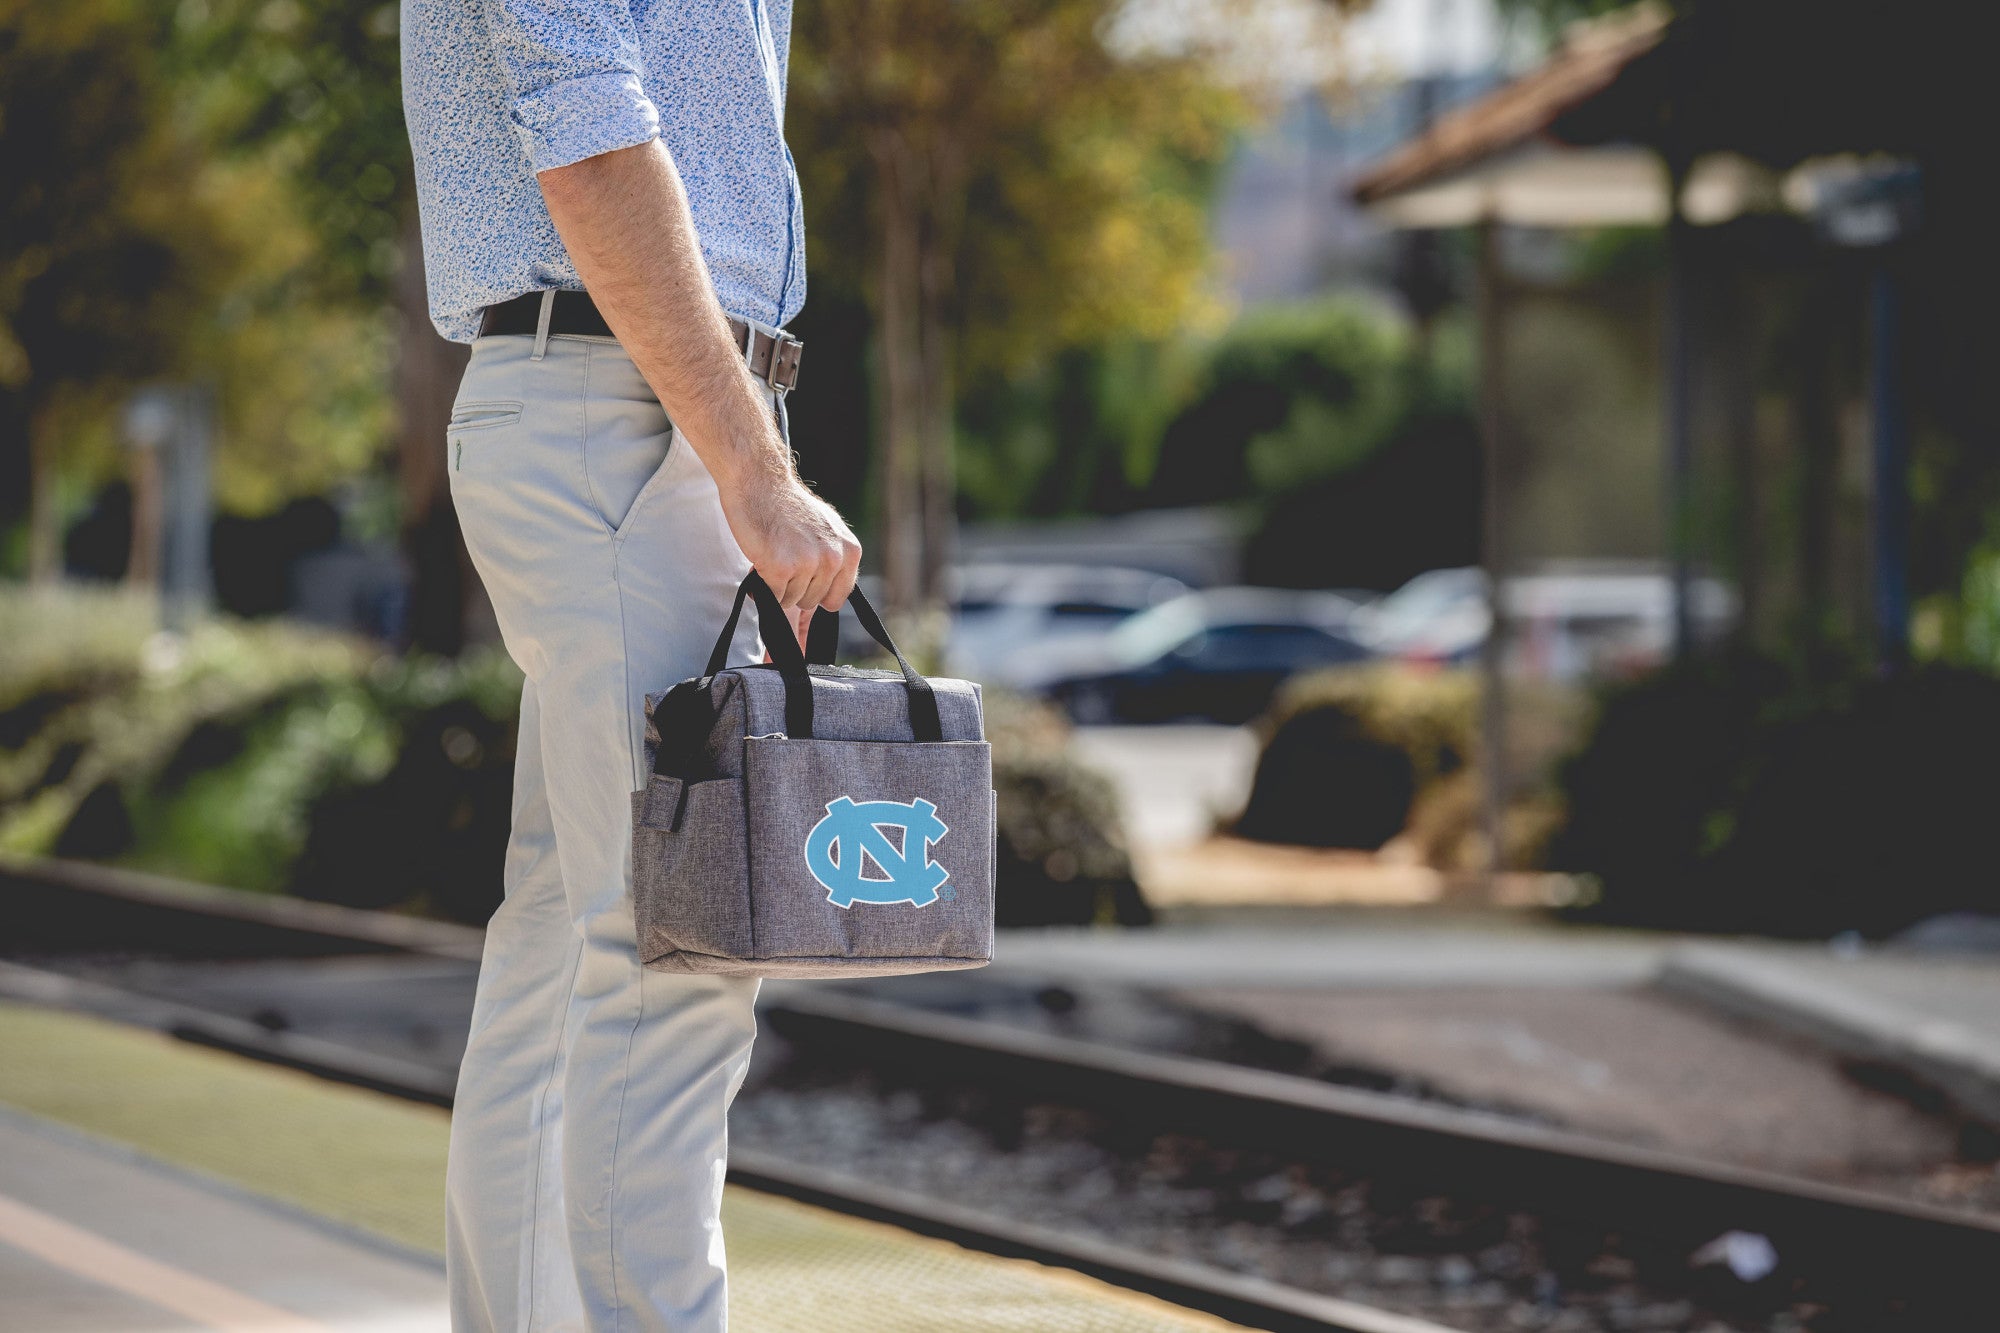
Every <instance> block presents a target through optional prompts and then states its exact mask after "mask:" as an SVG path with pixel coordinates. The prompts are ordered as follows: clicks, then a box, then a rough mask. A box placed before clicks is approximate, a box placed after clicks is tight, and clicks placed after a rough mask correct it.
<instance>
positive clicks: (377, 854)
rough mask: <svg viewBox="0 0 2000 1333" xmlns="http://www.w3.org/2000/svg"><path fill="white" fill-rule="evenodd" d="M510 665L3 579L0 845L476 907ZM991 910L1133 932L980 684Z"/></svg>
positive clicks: (1114, 856)
mask: <svg viewBox="0 0 2000 1333" xmlns="http://www.w3.org/2000/svg"><path fill="white" fill-rule="evenodd" d="M520 692H521V676H520V673H519V671H518V670H517V669H516V668H515V667H514V665H513V663H512V662H511V661H510V660H508V658H507V656H506V654H505V653H503V652H501V651H500V650H498V649H497V648H486V649H481V650H478V651H474V652H471V653H467V654H465V655H464V656H463V657H461V658H458V659H456V660H447V659H443V658H437V657H427V656H409V657H395V656H388V655H381V654H379V653H378V651H377V650H375V649H374V648H372V647H370V646H368V645H365V644H362V643H359V642H357V641H354V640H351V639H347V638H345V637H341V636H335V635H330V634H325V633H322V632H318V631H313V630H308V629H304V628H301V627H299V626H296V625H288V624H285V623H283V622H257V623H241V622H232V621H227V620H212V621H207V622H204V623H203V624H201V625H200V626H199V627H197V628H196V629H195V630H193V631H192V632H191V633H189V634H188V635H187V636H186V637H184V638H177V637H174V636H169V635H163V634H161V633H159V632H158V631H157V630H156V628H155V622H154V620H153V617H152V615H151V609H150V606H149V604H148V603H146V602H144V601H142V600H140V599H136V598H134V597H132V596H130V595H128V594H125V593H123V592H115V591H101V590H94V589H67V590H64V591H63V592H62V594H61V595H52V594H50V593H47V592H40V591H32V590H14V591H11V592H5V593H0V847H5V848H6V849H8V850H12V851H19V852H28V853H41V854H46V853H49V852H59V853H61V854H64V855H76V856H87V857H95V858H99V859H108V860H116V861H119V862H121V863H123V864H127V865H132V866H137V867H141V868H144V869H148V870H153V871H156V872H160V873H164V874H170V875H176V876H180V877H184V878H189V879H194V880H198V881H203V882H208V883H214V884H225V885H229V886H232V887H236V888H245V889H256V890H263V891H269V892H284V891H290V892H298V893H304V894H307V895H309V896H314V897H319V898H325V899H330V900H334V901H340V902H345V903H350V904H353V905H357V906H366V907H392V906H404V905H415V906H418V907H421V908H423V909H424V910H428V911H431V912H434V913H439V914H442V915H446V916H450V917H454V918H456V919H460V920H470V921H480V920H483V919H484V917H485V914H486V913H487V912H489V911H491V910H492V908H493V906H494V905H495V904H496V903H497V901H498V893H499V888H500V875H501V856H502V853H503V852H504V848H505V843H506V837H507V826H508V821H509V817H510V815H511V806H512V787H513V783H512V766H513V758H514V752H513V731H514V727H515V723H516V716H517V710H518V706H519V703H520ZM987 713H988V735H989V737H990V739H991V741H992V743H993V751H994V786H995V788H996V790H997V791H998V793H999V797H998V800H999V807H998V813H999V837H1000V851H999V857H1000V866H1001V874H1002V882H1003V884H1004V885H1005V888H1004V889H1003V891H1002V903H1003V907H1002V912H1003V916H1004V918H1005V919H1006V920H1008V921H1010V922H1014V923H1021V924H1027V923H1041V924H1049V923H1055V922H1071V923H1078V924H1081V923H1088V922H1091V921H1097V920H1107V921H1118V922H1122V923H1128V924H1130V923H1138V922H1142V921H1144V920H1146V919H1147V913H1146V910H1145V907H1144V904H1143V903H1141V902H1140V900H1139V896H1138V889H1137V887H1136V886H1135V885H1134V883H1133V881H1132V866H1131V860H1130V857H1129V856H1128V854H1127V852H1126V849H1125V845H1124V838H1123V834H1122V831H1121V825H1120V821H1119V817H1118V812H1117V808H1116V800H1115V796H1114V793H1113V791H1112V788H1111V786H1110V784H1109V783H1108V782H1107V781H1106V780H1105V779H1104V778H1103V777H1101V776H1100V775H1098V774H1095V773H1092V772H1090V771H1088V770H1086V769H1084V768H1082V767H1080V766H1079V765H1077V764H1076V763H1075V762H1074V761H1073V760H1071V759H1069V758H1068V757H1067V756H1066V754H1065V749H1066V746H1067V742H1068V735H1069V729H1068V725H1067V724H1066V723H1065V722H1064V721H1063V720H1062V718H1061V717H1060V716H1059V715H1057V714H1056V713H1054V712H1053V711H1051V710H1050V709H1048V708H1046V707H1045V706H1042V705H1039V704H1035V703H1031V702H1029V701H1026V700H1022V699H1018V698H1014V697H1012V696H1008V695H1005V694H992V695H989V696H988V699H987Z"/></svg>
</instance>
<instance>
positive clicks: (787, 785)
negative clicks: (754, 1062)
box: [632, 573, 994, 977]
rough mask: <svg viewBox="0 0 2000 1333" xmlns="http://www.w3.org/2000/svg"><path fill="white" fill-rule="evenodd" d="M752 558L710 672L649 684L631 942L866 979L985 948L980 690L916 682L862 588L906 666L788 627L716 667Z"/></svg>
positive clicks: (676, 963)
mask: <svg viewBox="0 0 2000 1333" xmlns="http://www.w3.org/2000/svg"><path fill="white" fill-rule="evenodd" d="M746 594H747V595H749V596H751V597H754V598H755V599H756V602H757V612H758V617H759V620H760V621H761V623H762V624H764V625H765V626H783V625H784V624H785V619H784V614H783V611H782V610H781V609H780V608H779V606H778V604H777V599H776V598H774V597H773V596H772V595H771V592H770V590H769V589H768V588H767V587H765V585H764V582H763V580H762V579H760V578H759V577H758V576H757V575H756V574H754V573H752V574H751V575H750V576H749V577H748V578H746V579H745V580H744V581H743V586H742V587H741V588H739V589H738V590H737V593H736V605H735V607H734V608H733V609H732V610H731V611H730V613H729V620H728V623H727V624H725V625H724V626H723V628H722V635H721V637H720V638H718V639H717V640H716V644H715V651H714V653H713V654H711V655H710V657H709V662H708V671H707V673H706V674H705V675H702V676H699V677H697V678H695V679H693V680H685V681H682V682H681V683H680V684H679V685H676V686H675V687H674V688H673V689H671V690H668V691H667V692H665V693H664V694H659V695H649V696H647V700H646V714H647V722H646V757H647V761H648V764H649V766H650V768H651V770H652V774H651V777H650V778H649V779H648V780H647V783H646V786H645V788H644V789H643V790H641V791H637V792H634V793H633V794H632V897H633V911H634V913H635V915H636V917H637V923H638V932H639V957H640V961H641V962H643V963H644V964H645V965H646V966H647V967H652V968H657V969H659V970H661V971H664V972H717V973H744V974H749V975H755V976H774V977H775V976H788V977H860V976H880V975H886V974H889V973H897V972H929V971H936V970H940V969H944V968H958V967H978V966H980V965H981V964H984V963H987V962H991V961H992V958H993V870H994V819H993V814H994V807H993V760H992V752H991V749H990V748H989V747H988V745H987V743H986V739H985V728H984V725H983V723H982V721H981V716H980V698H979V687H978V686H977V685H974V684H972V683H971V682H970V681H963V680H947V679H943V678H935V679H925V678H924V677H923V676H920V675H918V674H917V672H916V671H915V669H913V668H912V667H911V666H910V664H909V662H908V661H907V660H906V659H905V658H904V657H903V655H902V653H900V652H898V651H897V649H896V646H895V644H894V643H893V642H891V641H890V638H889V635H888V633H887V631H886V630H884V629H883V627H882V622H881V620H880V618H879V617H877V616H876V614H875V612H874V609H873V608H872V607H870V606H869V605H868V602H867V600H866V599H865V598H863V597H862V595H861V594H860V593H859V592H858V591H857V592H856V593H855V594H854V595H853V599H852V605H853V607H854V611H855V615H856V617H857V618H858V619H859V620H860V621H861V624H862V627H863V628H864V629H866V630H867V631H868V633H869V634H870V635H872V636H873V637H874V639H875V640H876V641H877V642H878V643H880V644H881V645H882V646H883V647H884V648H886V649H888V650H889V651H890V652H891V653H893V654H895V657H896V661H897V663H898V664H899V665H900V666H901V668H902V670H901V672H900V673H898V672H895V671H875V670H864V669H859V668H855V667H841V666H833V665H831V662H832V659H833V644H832V636H830V635H828V634H826V633H825V632H824V631H825V630H827V629H829V628H834V627H835V626H836V625H837V622H835V621H834V620H833V618H832V617H831V616H827V615H825V614H824V613H822V615H821V618H820V620H819V621H818V622H816V623H815V626H814V631H815V632H814V634H813V635H812V636H811V644H810V647H811V649H812V651H811V652H809V653H801V652H800V650H799V645H798V643H797V641H796V640H795V639H793V637H792V636H791V635H790V634H788V633H786V632H784V630H782V629H780V630H778V631H777V632H775V633H770V634H767V636H766V646H767V648H768V649H769V651H770V654H771V657H772V658H773V659H774V660H773V661H772V662H769V663H759V664H756V665H747V666H736V667H727V668H725V667H724V666H723V662H724V660H725V658H726V654H727V653H728V651H729V645H730V643H731V641H732V640H733V639H734V637H735V634H736V625H737V621H738V618H739V617H740V616H741V615H742V611H743V599H744V597H745V595H746Z"/></svg>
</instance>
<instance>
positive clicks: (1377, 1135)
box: [763, 983, 2000, 1286]
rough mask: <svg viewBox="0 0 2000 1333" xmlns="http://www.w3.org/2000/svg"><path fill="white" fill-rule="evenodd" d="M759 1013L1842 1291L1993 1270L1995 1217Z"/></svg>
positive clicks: (984, 1046)
mask: <svg viewBox="0 0 2000 1333" xmlns="http://www.w3.org/2000/svg"><path fill="white" fill-rule="evenodd" d="M766 989H767V991H770V992H771V994H770V996H769V998H768V999H767V1000H766V1002H765V1004H764V1005H763V1013H764V1016H765V1020H766V1021H767V1022H768V1023H769V1024H770V1026H771V1028H772V1029H773V1030H774V1031H775V1032H776V1033H777V1034H778V1035H779V1036H781V1037H784V1038H786V1039H787V1040H791V1041H793V1042H796V1043H797V1044H798V1045H799V1046H800V1047H801V1048H802V1049H806V1050H810V1051H812V1052H813V1053H814V1054H815V1055H816V1056H819V1057H822V1058H824V1057H826V1056H831V1057H833V1059H834V1061H835V1062H839V1061H840V1060H842V1059H846V1060H848V1061H849V1062H851V1063H853V1064H855V1065H857V1066H865V1067H868V1068H872V1069H877V1070H896V1071H901V1072H902V1073H904V1074H905V1075H907V1076H911V1077H914V1078H917V1079H920V1080H923V1081H945V1082H948V1081H961V1082H968V1083H976V1084H977V1085H978V1086H981V1087H985V1088H991V1089H1004V1090H1006V1094H1007V1095H1009V1096H1011V1097H1014V1098H1033V1099H1046V1100H1052V1101H1058V1102H1062V1103H1064V1104H1074V1105H1081V1106H1086V1107H1093V1108H1097V1109H1100V1110H1102V1111H1105V1112H1107V1113H1109V1114H1112V1115H1116V1116H1122V1117H1126V1118H1141V1117H1143V1120H1142V1123H1143V1124H1144V1125H1146V1126H1147V1127H1148V1128H1157V1129H1179V1130H1183V1131H1186V1132H1190V1133H1196V1134H1202V1135H1206V1136H1212V1137H1215V1138H1219V1139H1220V1140H1222V1141H1224V1142H1228V1143H1232V1144H1252V1145H1256V1146H1257V1147H1259V1148H1262V1149H1267V1150H1269V1151H1272V1152H1276V1153H1282V1154H1285V1155H1287V1156H1291V1157H1295V1158H1298V1159H1301V1160H1305V1161H1332V1162H1347V1163H1361V1164H1363V1166H1364V1169H1365V1170H1366V1171H1368V1172H1370V1173H1376V1172H1381V1173H1390V1172H1393V1173H1394V1174H1395V1175H1396V1177H1397V1178H1398V1179H1413V1180H1421V1181H1423V1182H1425V1183H1426V1184H1428V1185H1431V1186H1434V1187H1435V1188H1437V1189H1438V1190H1439V1191H1440V1192H1441V1193H1448V1194H1450V1195H1452V1196H1454V1197H1464V1198H1473V1199H1483V1200H1489V1201H1493V1202H1496V1203H1499V1204H1503V1205H1506V1206H1525V1207H1529V1208H1539V1209H1543V1210H1546V1211H1548V1212H1549V1213H1551V1214H1553V1215H1557V1216H1569V1217H1581V1218H1588V1219H1591V1220H1593V1221H1596V1222H1601V1223H1610V1224H1612V1225H1617V1226H1625V1227H1631V1228H1633V1229H1635V1230H1641V1231H1652V1232H1655V1233H1660V1232H1664V1233H1666V1234H1683V1233H1684V1234H1685V1235H1687V1236H1689V1237H1693V1238H1695V1243H1697V1244H1698V1243H1700V1241H1702V1240H1707V1239H1709V1238H1712V1237H1714V1236H1716V1235H1719V1234H1721V1233H1723V1232H1725V1231H1754V1232H1758V1233H1761V1234H1763V1235H1765V1236H1767V1237H1769V1238H1770V1239H1771V1240H1772V1242H1773V1243H1774V1244H1775V1245H1776V1246H1777V1249H1778V1252H1779V1253H1780V1254H1781V1255H1783V1256H1784V1257H1785V1259H1786V1261H1787V1263H1788V1264H1798V1265H1800V1266H1801V1267H1803V1268H1806V1269H1808V1270H1811V1271H1814V1272H1818V1273H1821V1274H1825V1275H1829V1276H1831V1277H1833V1278H1834V1279H1835V1280H1838V1281H1844V1280H1846V1279H1848V1278H1851V1277H1853V1276H1854V1275H1855V1274H1857V1273H1867V1272H1874V1273H1880V1272H1881V1271H1883V1268H1884V1265H1885V1264H1888V1265H1890V1266H1892V1267H1893V1268H1894V1269H1895V1270H1896V1271H1897V1272H1898V1274H1899V1275H1900V1276H1901V1277H1902V1278H1904V1279H1906V1280H1909V1279H1914V1280H1916V1281H1918V1282H1922V1283H1929V1284H1949V1285H1954V1286H1955V1285H1959V1284H1963V1283H1968V1282H1973V1281H1978V1282H1986V1281H1990V1275H1991V1274H1992V1273H1993V1272H1995V1271H1996V1269H2000V1218H1995V1217H1988V1216H1980V1215H1975V1214H1970V1213H1964V1212H1958V1211H1954V1210H1951V1209H1946V1208H1940V1207H1935V1206H1932V1205H1927V1204H1923V1203H1918V1202H1911V1201H1906V1200H1902V1199H1897V1198H1893V1197H1889V1196H1885V1195H1880V1194H1875V1193H1871V1192H1867V1191H1862V1190H1856V1189H1850V1188H1846V1187H1843V1186H1839V1185H1831V1184H1825V1183H1822V1182H1817V1181H1811V1180H1804V1179H1799V1178H1796V1177H1791V1176H1784V1175H1778V1174H1775V1173H1772V1172H1766V1171H1759V1170H1755V1169H1752V1168H1747V1167H1737V1166H1730V1165H1727V1164H1722V1163H1716V1162H1710V1161H1705V1160H1701V1159H1696V1158H1689V1157H1683V1156H1680V1155H1677V1154H1673V1153H1667V1152H1660V1151H1655V1150H1652V1149H1646V1148H1637V1147H1629V1146H1625V1145H1621V1144H1616V1143H1612V1142H1608V1141H1605V1140H1601V1139H1595V1138H1590V1137H1586V1136H1584V1135H1579V1134H1574V1133H1567V1132H1564V1131H1560V1130H1552V1129H1548V1128H1545V1127H1542V1126H1538V1125H1532V1124H1524V1123H1521V1122H1517V1121H1512V1120H1507V1119H1504V1118H1502V1117H1499V1116H1495V1115H1488V1114H1482V1113H1479V1112H1471V1111H1464V1110H1459V1109H1457V1108H1452V1107H1442V1106H1436V1105H1431V1104H1427V1103H1422V1102H1414V1101H1411V1100H1409V1099H1407V1098H1399V1097H1394V1096H1390V1095H1388V1094H1384V1093H1376V1092H1368V1091H1363V1090H1360V1089H1354V1088H1344V1087H1337V1086H1334V1085H1331V1084H1326V1083H1321V1082H1318V1081H1316V1080H1312V1079H1305V1078H1299V1077H1296V1076H1293V1075H1289V1074H1275V1073H1269V1072H1266V1071H1263V1070H1256V1069H1247V1068H1243V1067H1239V1066H1234V1065H1226V1064H1222V1063H1219V1062H1216V1061H1212V1060H1201V1059H1193V1058H1189V1057H1185V1056H1174V1055H1163V1054H1159V1053H1155V1052H1149V1051H1137V1050H1128V1049H1123V1048H1115V1047H1107V1046H1103V1045H1100V1044H1098V1043H1094V1042H1088V1041H1081V1040H1077V1039H1074V1038H1068V1037H1062V1036H1056V1035H1051V1034H1048V1033H1043V1032H1036V1031H1031V1030H1027V1029H1023V1028H1012V1027H1006V1026H1002V1025H1000V1024H997V1023H991V1022H987V1021H984V1020H979V1019H969V1018H963V1017H959V1016H956V1015H952V1014H944V1013H936V1012H929V1011H922V1010H916V1009H912V1008H908V1007H905V1006H902V1005H898V1004H892V1003H889V1002H885V1001H881V1000H873V999H868V998H865V997H861V996H857V995H850V994H842V993H840V991H841V988H840V987H839V986H837V985H835V986H827V985H819V986H813V987H805V986H801V985H798V984H796V983H793V984H786V985H783V986H769V985H767V988H766Z"/></svg>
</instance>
